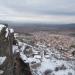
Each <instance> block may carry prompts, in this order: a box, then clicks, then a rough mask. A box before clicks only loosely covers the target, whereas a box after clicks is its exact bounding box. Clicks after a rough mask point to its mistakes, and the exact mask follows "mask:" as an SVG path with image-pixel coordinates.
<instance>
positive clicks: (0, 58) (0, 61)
mask: <svg viewBox="0 0 75 75" xmlns="http://www.w3.org/2000/svg"><path fill="white" fill-rule="evenodd" d="M5 60H6V56H4V57H0V65H2V64H3V62H4V61H5Z"/></svg>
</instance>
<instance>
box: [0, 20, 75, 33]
mask: <svg viewBox="0 0 75 75" xmlns="http://www.w3.org/2000/svg"><path fill="white" fill-rule="evenodd" d="M0 23H4V24H5V23H7V24H8V25H9V27H12V28H14V29H15V31H16V32H31V31H50V30H62V31H63V30H75V24H74V23H73V24H42V23H24V22H23V23H21V22H12V21H0Z"/></svg>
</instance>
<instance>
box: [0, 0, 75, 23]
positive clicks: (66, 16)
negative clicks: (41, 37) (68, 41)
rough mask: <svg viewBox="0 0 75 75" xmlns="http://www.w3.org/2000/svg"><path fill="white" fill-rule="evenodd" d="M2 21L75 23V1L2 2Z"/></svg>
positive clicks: (31, 0) (6, 0) (13, 0)
mask: <svg viewBox="0 0 75 75" xmlns="http://www.w3.org/2000/svg"><path fill="white" fill-rule="evenodd" d="M0 20H9V21H21V22H23V21H24V22H45V23H75V0H0Z"/></svg>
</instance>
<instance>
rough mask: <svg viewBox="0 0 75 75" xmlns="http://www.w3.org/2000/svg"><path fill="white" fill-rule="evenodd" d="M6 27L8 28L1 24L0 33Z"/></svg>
mask: <svg viewBox="0 0 75 75" xmlns="http://www.w3.org/2000/svg"><path fill="white" fill-rule="evenodd" d="M4 27H6V26H5V25H3V24H0V32H1V30H2V29H3V28H4Z"/></svg>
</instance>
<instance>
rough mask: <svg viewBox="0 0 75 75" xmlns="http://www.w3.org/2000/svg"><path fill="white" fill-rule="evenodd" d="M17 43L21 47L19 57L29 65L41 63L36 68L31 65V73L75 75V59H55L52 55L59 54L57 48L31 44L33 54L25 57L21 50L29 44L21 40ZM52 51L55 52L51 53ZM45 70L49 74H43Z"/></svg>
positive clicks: (35, 74)
mask: <svg viewBox="0 0 75 75" xmlns="http://www.w3.org/2000/svg"><path fill="white" fill-rule="evenodd" d="M18 43H19V46H21V48H20V49H19V51H20V57H21V58H22V60H23V61H24V62H25V63H29V64H30V67H31V66H32V65H37V64H38V63H40V64H41V65H40V66H37V68H36V69H34V68H33V67H31V70H32V73H33V75H75V61H71V60H70V61H66V60H62V59H61V60H59V59H56V58H55V57H54V56H56V55H58V57H60V56H61V55H60V54H59V52H57V50H56V51H55V49H53V48H51V49H50V48H46V47H45V46H43V47H42V45H41V46H40V45H39V44H38V48H36V47H32V46H31V47H32V50H33V53H34V54H35V56H34V57H31V56H30V57H27V56H26V55H25V54H24V53H23V51H24V50H25V47H26V46H30V45H28V44H26V43H22V42H18ZM13 47H14V48H13V50H17V49H18V47H16V46H13ZM37 50H38V51H40V52H41V53H40V54H39V55H38V54H36V52H37ZM45 50H46V51H47V56H48V58H46V57H45V56H46V55H44V51H45ZM54 51H55V53H53V52H54ZM49 57H50V58H49ZM40 59H41V60H40ZM47 70H49V71H51V72H49V74H45V72H46V71H47ZM35 71H36V72H35ZM34 72H35V73H34Z"/></svg>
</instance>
